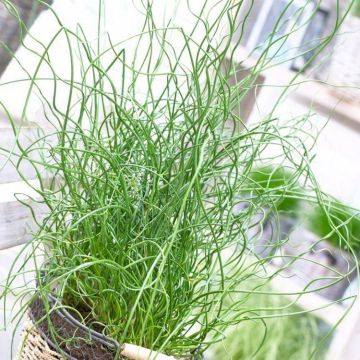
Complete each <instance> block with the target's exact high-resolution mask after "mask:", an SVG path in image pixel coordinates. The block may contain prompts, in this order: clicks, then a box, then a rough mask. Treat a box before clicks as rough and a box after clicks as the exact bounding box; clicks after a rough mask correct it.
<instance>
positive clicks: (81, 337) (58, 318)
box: [31, 298, 115, 360]
mask: <svg viewBox="0 0 360 360" xmlns="http://www.w3.org/2000/svg"><path fill="white" fill-rule="evenodd" d="M31 314H32V316H33V318H34V320H35V321H38V320H40V319H41V318H42V317H43V316H44V315H45V309H44V303H43V302H42V300H41V299H40V298H37V299H36V300H35V301H34V303H33V304H32V306H31ZM50 321H51V323H52V327H53V328H54V329H56V334H51V332H50V331H49V321H48V320H44V321H42V322H40V323H39V324H38V328H39V330H41V332H42V336H43V337H44V338H45V337H48V339H50V341H52V342H53V343H54V342H55V341H54V340H56V343H57V344H58V345H59V346H60V348H61V350H63V351H64V352H65V353H66V354H68V355H69V357H68V359H72V360H75V359H76V360H113V359H114V358H115V354H114V351H113V350H111V349H109V348H107V347H106V346H105V345H103V344H102V343H101V342H99V341H97V340H96V339H94V338H92V339H91V340H90V335H89V334H88V333H87V332H86V331H84V330H82V329H79V328H78V327H76V326H74V325H72V324H71V323H69V322H67V321H66V320H64V318H63V316H62V315H61V314H59V313H58V312H57V311H53V312H51V315H50ZM48 339H45V340H47V342H48V344H49V346H50V347H51V348H52V349H53V347H52V346H51V343H49V341H48ZM53 350H55V351H57V349H53Z"/></svg>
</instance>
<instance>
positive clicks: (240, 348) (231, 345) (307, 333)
mask: <svg viewBox="0 0 360 360" xmlns="http://www.w3.org/2000/svg"><path fill="white" fill-rule="evenodd" d="M250 299H251V300H250V301H249V302H247V303H246V304H245V306H247V307H249V309H252V308H255V307H258V308H259V309H263V310H262V312H261V314H263V315H264V316H269V318H265V319H263V320H261V319H250V320H245V321H243V322H241V323H240V324H239V325H237V326H234V327H231V328H230V329H229V331H228V332H227V335H226V337H225V339H224V340H223V341H222V342H220V343H219V344H217V345H216V346H214V347H213V348H210V354H211V355H210V356H209V358H210V359H214V360H217V359H222V360H283V359H284V360H285V359H286V360H309V359H316V360H321V359H324V358H325V357H324V352H323V351H322V350H323V348H322V347H321V345H320V344H321V340H322V335H321V331H320V329H319V322H318V321H317V320H316V319H315V318H314V317H313V316H312V315H310V314H296V315H288V314H289V313H296V312H297V311H298V310H299V309H297V308H296V307H294V306H289V303H288V302H287V301H286V300H285V299H284V298H283V297H281V296H279V295H268V294H258V296H256V297H251V298H250ZM277 309H282V310H277ZM274 312H276V314H277V315H278V316H279V317H274V318H271V317H270V316H271V314H272V313H274ZM259 315H260V314H259ZM260 317H261V316H260ZM314 354H315V355H314Z"/></svg>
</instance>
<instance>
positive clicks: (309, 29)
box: [0, 0, 360, 360]
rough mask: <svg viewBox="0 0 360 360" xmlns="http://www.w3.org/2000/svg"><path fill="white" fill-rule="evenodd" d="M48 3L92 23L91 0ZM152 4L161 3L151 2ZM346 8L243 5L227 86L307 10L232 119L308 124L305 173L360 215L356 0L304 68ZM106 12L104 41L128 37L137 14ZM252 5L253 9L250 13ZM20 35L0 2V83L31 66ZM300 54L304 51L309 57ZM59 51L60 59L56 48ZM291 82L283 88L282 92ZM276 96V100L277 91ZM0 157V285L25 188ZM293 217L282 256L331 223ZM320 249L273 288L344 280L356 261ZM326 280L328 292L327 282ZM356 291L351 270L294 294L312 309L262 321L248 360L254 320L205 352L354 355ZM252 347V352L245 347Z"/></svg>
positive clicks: (269, 234) (18, 239)
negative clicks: (309, 156)
mask: <svg viewBox="0 0 360 360" xmlns="http://www.w3.org/2000/svg"><path fill="white" fill-rule="evenodd" d="M12 3H13V5H14V6H15V7H16V9H17V10H18V13H19V15H20V17H21V19H22V20H23V21H24V23H25V24H26V27H27V28H28V29H30V32H31V33H32V32H33V31H34V33H35V34H38V36H39V34H40V36H44V38H46V34H47V33H49V32H51V31H52V29H53V26H54V25H53V23H52V20H51V19H52V18H51V16H50V15H49V10H46V8H47V7H46V5H45V4H43V5H40V4H39V3H38V2H37V1H33V0H13V1H12ZM47 3H48V4H49V5H52V6H53V8H54V9H55V11H56V12H57V13H58V14H59V16H60V17H62V18H63V19H66V22H67V23H68V24H75V23H76V22H81V23H82V24H83V25H84V27H85V28H86V27H88V28H91V26H93V24H94V21H96V20H95V19H96V17H97V1H95V0H92V1H83V0H61V1H60V0H53V1H52V0H48V1H47ZM160 3H161V2H160V1H159V6H160ZM349 3H350V2H349V1H347V0H341V1H337V0H324V1H309V0H261V1H259V0H255V1H251V0H248V1H244V6H243V11H242V15H241V16H240V21H243V24H244V26H243V27H242V35H241V41H240V44H239V45H238V48H237V49H236V53H235V54H236V60H237V61H238V64H239V68H238V73H237V74H236V76H235V77H234V79H233V80H232V81H241V77H242V76H243V74H246V71H249V69H251V68H253V67H254V66H255V64H256V63H257V61H258V57H259V55H260V54H261V53H262V52H263V51H264V49H265V48H266V43H267V39H268V38H269V34H271V31H272V29H273V28H274V26H275V24H276V22H277V21H278V19H279V16H280V14H283V13H284V11H286V16H285V17H283V18H282V24H281V26H279V28H278V29H279V30H278V32H277V33H276V34H275V36H277V37H281V35H283V34H285V33H287V32H289V30H290V29H291V28H292V27H293V26H294V21H301V18H300V20H299V17H298V16H296V14H298V11H299V9H303V8H305V9H307V10H306V11H304V12H303V15H302V17H303V19H308V18H309V14H313V15H312V16H311V20H310V21H308V20H307V21H306V24H304V26H302V27H301V30H300V31H297V32H296V33H294V34H292V35H291V36H289V37H288V38H287V42H286V44H285V45H283V46H282V48H281V51H278V52H277V53H276V49H274V48H272V50H271V51H273V52H274V60H273V65H274V66H271V64H270V65H269V66H268V67H267V68H266V69H265V70H264V71H262V72H261V73H259V75H258V79H257V83H256V84H255V85H254V87H253V89H252V91H251V92H250V93H249V94H248V96H247V97H246V98H245V99H244V100H243V101H242V103H241V104H239V109H238V111H239V114H240V115H241V117H242V119H243V122H244V123H245V126H247V125H250V124H252V123H255V122H257V121H259V120H261V119H263V118H265V117H266V116H267V114H269V113H270V112H271V111H272V109H273V108H274V106H275V104H276V109H275V112H274V114H273V116H276V117H278V118H279V119H283V121H287V120H288V119H294V118H297V117H303V116H306V117H308V118H309V121H308V122H307V123H306V126H307V128H306V129H303V130H304V132H306V133H309V132H311V133H314V134H316V136H317V139H316V142H315V144H314V148H313V153H314V154H316V156H315V157H314V159H313V161H312V169H313V171H314V174H315V175H316V178H317V180H318V182H319V185H320V187H321V188H322V190H323V191H325V192H327V193H329V194H330V195H332V196H333V197H334V199H337V200H338V201H339V202H340V203H343V204H344V205H350V206H352V207H353V208H356V209H360V186H359V179H360V163H359V157H360V56H359V49H360V2H355V4H354V6H353V8H352V11H351V12H350V13H349V14H348V15H347V16H346V18H345V20H344V22H343V23H342V24H341V26H340V29H339V32H338V34H337V35H336V36H334V37H333V38H332V40H331V41H330V42H329V44H328V46H327V47H326V48H325V49H324V50H322V51H321V54H320V55H319V56H318V58H317V59H316V61H314V62H313V63H312V64H311V66H305V64H306V63H307V62H308V61H309V59H310V58H311V56H313V55H314V54H315V53H316V44H320V39H322V38H324V37H325V36H328V35H329V33H330V32H331V31H333V29H334V24H335V23H336V22H337V21H339V12H340V13H342V14H343V13H344V11H345V10H346V9H347V8H348V5H349ZM105 4H106V5H107V11H108V12H109V14H110V15H109V17H108V20H107V26H108V29H107V30H108V31H109V33H110V34H113V33H114V34H115V35H116V34H117V32H121V31H122V29H123V31H124V32H126V31H127V30H128V27H130V26H131V24H132V23H136V21H135V18H132V17H131V16H130V17H129V16H128V15H126V14H129V12H130V13H131V14H133V13H132V9H131V5H129V2H126V4H125V2H123V1H121V0H119V1H112V0H105ZM129 7H130V8H129ZM250 7H251V8H252V10H251V12H249V8H250ZM245 18H246V21H245V20H244V19H245ZM179 19H180V20H179V21H180V22H181V21H184V22H186V21H187V19H186V16H185V15H184V17H181V16H179ZM295 19H296V20H295ZM25 32H26V29H25V28H19V26H18V21H17V20H16V18H15V17H14V14H11V13H9V11H8V9H6V8H5V6H3V5H2V4H1V2H0V42H1V46H0V76H2V80H1V81H3V82H6V81H7V79H12V78H14V77H15V78H16V76H17V73H16V72H17V70H18V67H19V63H17V62H16V61H15V60H12V56H11V53H15V54H17V58H18V59H20V65H21V64H26V63H27V61H29V62H31V59H27V58H26V56H25V55H24V54H23V52H22V49H21V46H20V39H21V37H23V36H25ZM239 36H240V33H239ZM310 48H314V50H313V51H312V52H308V49H310ZM275 53H276V54H275ZM59 54H61V48H60V47H59ZM59 61H60V62H61V61H62V60H61V55H59ZM304 66H305V68H304ZM289 82H291V84H292V85H291V86H290V87H289V86H288V85H289ZM0 91H1V90H0ZM284 92H285V95H286V96H285V95H284V96H283V95H282V94H283V93H284ZM1 99H7V100H9V101H10V102H12V103H13V111H14V113H16V111H18V109H17V108H18V107H17V101H18V99H19V92H18V89H17V88H16V87H14V89H13V92H11V91H10V92H8V93H7V94H4V93H3V94H0V100H1ZM15 116H16V114H15ZM39 118H40V116H39V109H37V108H36V106H34V109H33V116H32V118H29V119H28V122H27V123H26V124H24V125H23V128H22V129H23V131H22V134H21V135H20V136H21V137H22V139H23V141H25V142H26V141H29V142H31V140H32V139H34V136H36V135H35V134H36V129H37V127H38V126H41V121H40V120H41V119H40V120H39ZM0 143H1V146H2V147H4V148H11V147H13V146H15V143H14V139H13V132H12V129H11V125H10V124H9V123H8V121H7V120H6V116H5V114H2V115H1V112H0ZM0 160H1V165H2V167H1V170H0V280H3V279H4V278H5V277H6V274H7V272H8V270H9V267H10V264H11V262H12V261H13V259H14V258H15V257H16V256H18V254H19V250H20V249H21V246H22V245H21V244H23V243H24V242H25V241H26V240H27V239H28V238H29V236H30V235H29V234H30V231H31V228H32V225H31V221H30V214H28V212H27V210H26V209H24V208H23V207H22V206H21V205H20V204H19V203H18V202H17V200H16V198H15V196H14V193H21V192H23V191H24V192H26V191H27V190H26V186H25V185H24V184H23V183H22V181H21V178H20V177H19V175H18V174H17V172H16V171H15V169H14V168H13V167H11V166H10V164H6V161H5V160H6V159H3V158H0ZM23 173H24V174H26V176H27V177H28V178H30V179H31V177H32V176H33V174H32V169H31V167H30V166H29V168H26V166H25V167H24V169H23ZM271 174H272V175H271ZM275 174H276V176H275V178H274V172H273V171H272V170H271V168H269V167H266V168H263V169H259V171H258V173H257V174H254V177H256V176H257V178H259V177H261V178H262V179H263V181H264V184H265V183H266V184H267V185H268V186H271V184H273V185H274V184H275V185H274V186H279V184H281V182H284V181H286V171H285V170H283V171H282V170H281V169H280V171H278V172H275ZM271 177H272V178H271ZM269 179H270V180H269ZM284 206H285V205H284ZM286 206H293V205H291V204H290V205H286ZM296 209H297V210H295V208H294V209H293V210H294V211H292V212H291V211H290V212H288V214H287V215H286V216H283V218H282V224H281V225H280V230H279V228H278V230H277V231H280V232H283V233H284V236H289V237H290V240H291V241H290V242H291V243H292V244H295V245H294V246H292V247H290V246H289V247H286V246H284V248H283V249H282V250H281V251H282V252H283V253H285V254H294V251H295V250H294V249H296V253H300V252H301V251H302V246H304V247H306V248H309V244H312V243H317V242H318V240H319V239H322V238H323V237H325V236H326V235H327V234H328V233H329V224H328V221H329V220H328V218H327V217H326V216H324V214H322V213H321V210H320V209H312V208H309V207H307V206H306V205H301V206H297V207H296ZM299 209H300V210H299ZM279 210H280V211H281V209H279ZM287 210H288V209H287ZM39 211H41V209H39ZM328 211H329V213H330V215H331V216H332V217H333V218H332V220H333V221H334V222H335V223H336V221H338V222H341V221H342V219H341V216H340V215H339V214H338V213H337V212H336V211H335V210H334V211H332V208H331V204H329V208H328ZM289 214H290V215H289ZM354 214H355V211H354V212H352V211H351V210H349V214H348V215H349V216H348V218H351V217H352V216H353V215H354ZM272 225H273V224H271V220H270V221H269V223H268V227H265V228H264V235H263V236H264V241H265V240H266V241H269V240H271V239H272V238H274V237H275V235H274V232H275V230H274V226H272ZM343 230H344V231H348V232H351V234H352V236H353V237H354V238H355V239H356V238H357V237H360V221H359V220H358V219H357V217H354V218H353V220H352V221H348V223H347V224H346V228H344V229H343ZM304 244H305V245H304ZM319 244H320V245H317V246H318V250H319V251H316V250H315V251H314V253H313V254H310V255H308V256H310V257H311V256H313V259H314V261H316V262H319V263H321V264H323V265H324V266H322V267H316V266H315V265H314V266H309V263H307V264H302V263H301V262H296V263H294V265H293V266H292V269H291V273H289V276H288V277H278V278H277V279H275V280H274V282H273V284H272V286H273V288H275V289H279V291H285V292H287V293H294V294H295V293H298V292H299V291H302V290H303V289H304V286H307V284H309V283H311V282H312V281H315V280H316V281H317V280H318V279H319V278H320V277H321V278H322V279H324V278H325V279H326V278H331V277H332V276H333V275H334V273H335V272H340V273H344V272H346V271H347V270H348V268H349V263H352V262H354V259H353V258H352V256H350V254H347V248H346V246H344V247H342V246H339V245H338V244H336V240H334V239H332V238H331V236H327V237H326V239H325V240H324V241H322V242H320V243H319ZM255 251H257V252H258V255H259V256H262V253H263V252H264V251H265V250H264V248H262V247H261V246H259V248H258V249H255ZM310 259H311V258H310ZM284 261H285V260H281V259H280V260H279V261H278V262H276V261H273V262H272V263H271V264H269V266H270V267H274V268H276V267H280V266H282V265H283V262H284ZM324 267H329V268H331V269H332V270H331V269H328V270H327V271H328V272H326V271H325V270H324ZM350 267H351V266H350ZM324 271H325V272H324ZM322 281H324V280H322ZM324 284H325V285H326V281H325V283H324ZM357 288H358V276H357V274H356V273H355V272H353V273H351V274H349V276H348V277H347V278H346V279H344V280H343V281H342V282H339V283H337V284H335V285H334V286H331V287H327V288H325V289H324V291H317V292H316V293H310V294H307V295H304V296H296V301H295V300H294V302H295V305H296V306H297V307H298V308H301V309H303V310H304V312H306V311H310V312H311V313H310V314H311V315H304V316H303V317H299V316H298V317H296V318H293V319H291V320H289V319H287V320H286V321H285V320H276V321H275V322H272V323H271V322H269V324H268V328H269V333H270V334H272V335H271V337H272V339H271V340H270V341H268V342H266V344H265V346H264V348H263V350H262V351H260V352H259V353H258V354H256V355H254V352H256V351H255V350H256V348H257V346H258V345H259V344H260V343H261V342H262V335H261V334H260V335H259V337H258V338H257V336H256V335H254V334H258V333H259V332H258V330H257V327H256V326H257V324H253V323H249V324H242V325H241V326H240V327H239V329H235V330H234V331H232V333H231V334H230V335H229V341H228V343H226V344H225V345H224V347H225V348H226V349H227V352H225V353H224V352H221V351H223V350H221V349H214V350H213V351H210V352H209V357H213V358H216V359H225V358H229V359H230V358H233V359H253V358H254V359H258V360H260V359H264V360H265V359H279V360H285V359H294V360H295V359H297V360H299V359H307V358H309V359H310V356H311V355H310V354H309V352H305V353H303V352H301V348H303V347H305V346H307V345H306V344H305V343H306V341H309V342H310V345H309V344H308V345H309V346H310V348H311V349H312V351H313V350H314V349H315V348H316V347H319V348H321V351H320V352H319V354H317V355H315V357H314V358H315V359H322V358H324V359H325V358H326V359H332V360H333V359H335V360H336V359H338V360H349V359H351V360H352V359H354V360H356V359H360V352H359V351H358V349H357V344H358V343H359V341H360V304H358V300H356V301H357V302H355V304H353V298H351V295H354V294H357ZM290 298H291V296H290ZM347 298H348V300H346V299H347ZM349 298H350V300H349ZM344 299H345V300H344ZM11 301H12V299H9V303H10V304H12V305H13V306H14V307H15V308H16V307H17V306H20V304H16V303H15V301H14V302H13V303H11ZM258 301H259V303H262V304H267V301H268V300H267V299H259V300H258ZM281 301H282V300H281ZM281 301H280V303H276V302H275V303H273V299H272V300H271V302H272V303H271V304H270V305H269V306H281ZM351 304H352V305H353V306H352V307H351V306H350V305H351ZM347 312H351V314H350V316H347V317H346V318H345V320H344V321H342V322H341V324H340V325H339V326H337V328H336V329H335V331H333V332H331V331H330V333H331V334H330V335H329V336H328V337H327V338H326V341H325V342H323V343H321V341H320V340H318V338H317V336H318V335H319V339H320V335H321V334H325V333H326V332H327V331H329V329H331V328H333V327H334V326H335V325H337V323H338V322H339V321H340V319H341V318H342V317H343V316H344V315H346V314H347ZM5 313H6V312H5ZM5 313H4V314H5ZM1 316H3V315H1ZM1 316H0V317H1ZM1 327H2V325H0V330H1ZM13 330H14V327H11V326H10V327H8V328H7V329H6V330H3V331H0V345H1V346H0V359H2V360H10V359H12V358H15V355H13V356H12V355H11V351H10V349H11V339H12V336H13ZM20 332H21V328H20V329H18V330H17V332H16V334H17V335H16V336H15V347H14V348H15V349H16V343H17V342H18V341H19V334H20ZM309 334H310V335H311V336H310V338H309ZM251 342H253V343H254V344H253V345H249V344H250V343H251ZM239 349H241V350H239ZM279 349H282V351H283V352H281V351H279ZM320 354H321V355H320Z"/></svg>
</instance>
